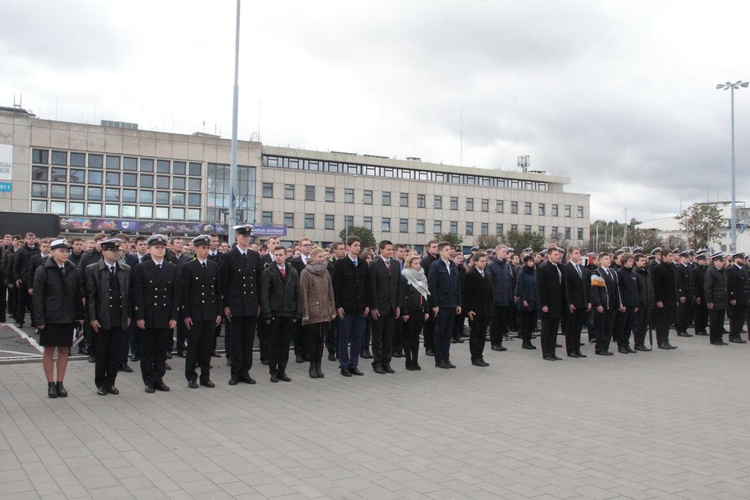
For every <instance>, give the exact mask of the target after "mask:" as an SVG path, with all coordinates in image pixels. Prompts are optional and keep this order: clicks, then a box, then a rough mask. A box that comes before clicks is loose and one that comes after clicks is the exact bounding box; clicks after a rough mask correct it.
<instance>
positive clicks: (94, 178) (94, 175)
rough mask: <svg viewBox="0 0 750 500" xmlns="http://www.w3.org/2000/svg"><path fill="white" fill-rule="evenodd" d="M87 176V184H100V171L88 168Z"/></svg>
mask: <svg viewBox="0 0 750 500" xmlns="http://www.w3.org/2000/svg"><path fill="white" fill-rule="evenodd" d="M148 177H152V176H150V175H149V176H148ZM88 178H89V184H99V185H101V183H102V173H101V172H98V171H96V170H89V175H88ZM152 180H153V177H152Z"/></svg>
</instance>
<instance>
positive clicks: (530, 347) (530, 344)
mask: <svg viewBox="0 0 750 500" xmlns="http://www.w3.org/2000/svg"><path fill="white" fill-rule="evenodd" d="M521 347H522V348H524V349H536V346H535V345H534V344H532V343H531V342H529V343H528V344H523V345H521Z"/></svg>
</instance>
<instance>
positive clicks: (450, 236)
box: [435, 233, 464, 248]
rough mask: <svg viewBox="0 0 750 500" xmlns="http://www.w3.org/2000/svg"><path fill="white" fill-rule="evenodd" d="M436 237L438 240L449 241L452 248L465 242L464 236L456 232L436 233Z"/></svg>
mask: <svg viewBox="0 0 750 500" xmlns="http://www.w3.org/2000/svg"><path fill="white" fill-rule="evenodd" d="M435 239H436V240H438V241H447V242H448V243H450V244H451V248H458V247H460V246H461V243H463V242H464V239H463V237H461V236H460V235H458V234H456V233H442V234H441V233H435Z"/></svg>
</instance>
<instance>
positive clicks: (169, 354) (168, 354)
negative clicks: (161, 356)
mask: <svg viewBox="0 0 750 500" xmlns="http://www.w3.org/2000/svg"><path fill="white" fill-rule="evenodd" d="M167 359H172V350H171V349H169V350H167Z"/></svg>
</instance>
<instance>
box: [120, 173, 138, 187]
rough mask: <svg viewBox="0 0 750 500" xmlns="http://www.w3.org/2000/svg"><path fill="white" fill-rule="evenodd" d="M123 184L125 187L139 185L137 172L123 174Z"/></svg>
mask: <svg viewBox="0 0 750 500" xmlns="http://www.w3.org/2000/svg"><path fill="white" fill-rule="evenodd" d="M122 185H123V186H125V187H136V186H138V178H137V177H136V175H135V174H122Z"/></svg>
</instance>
